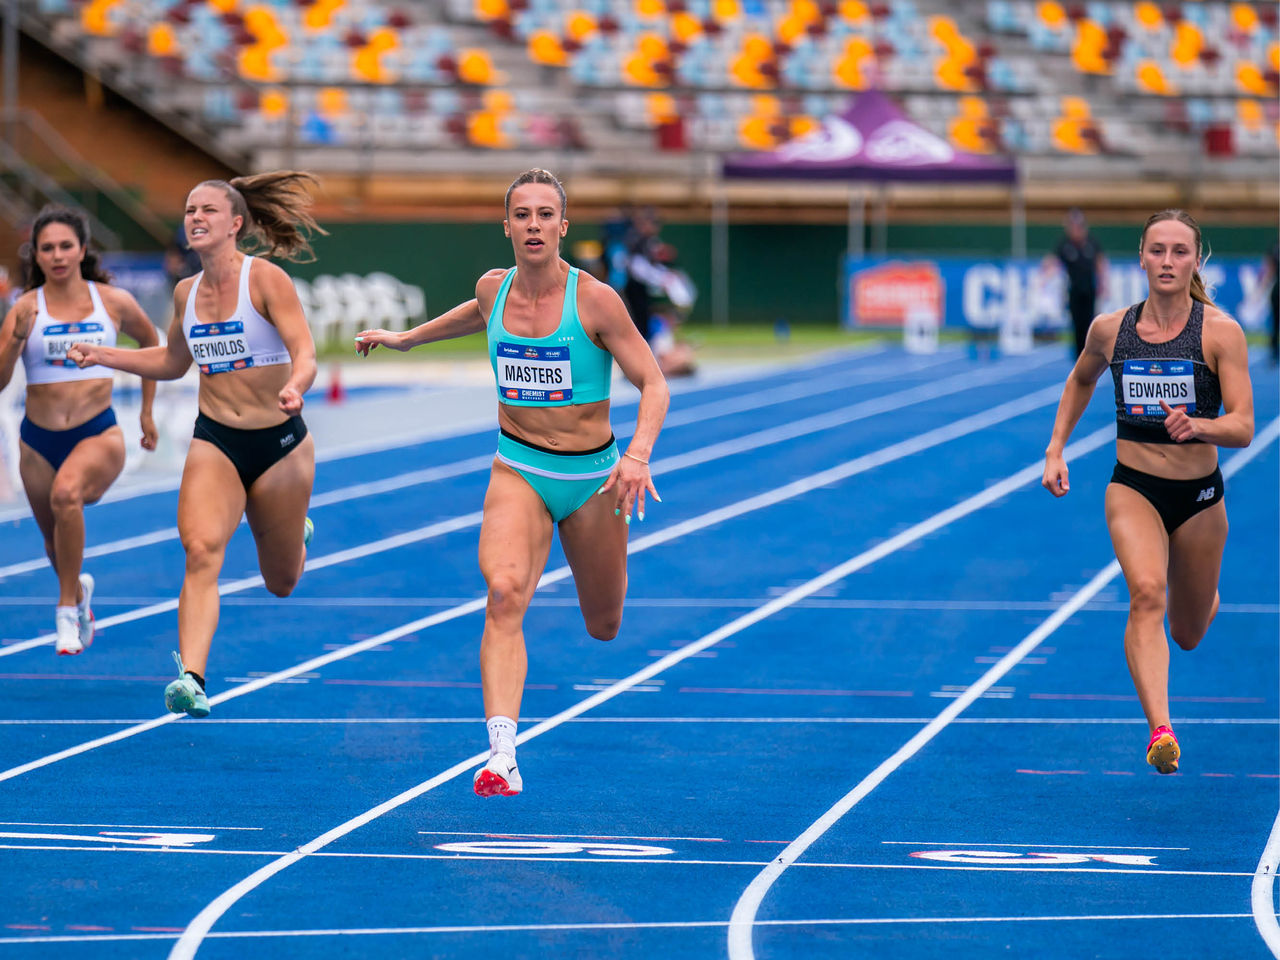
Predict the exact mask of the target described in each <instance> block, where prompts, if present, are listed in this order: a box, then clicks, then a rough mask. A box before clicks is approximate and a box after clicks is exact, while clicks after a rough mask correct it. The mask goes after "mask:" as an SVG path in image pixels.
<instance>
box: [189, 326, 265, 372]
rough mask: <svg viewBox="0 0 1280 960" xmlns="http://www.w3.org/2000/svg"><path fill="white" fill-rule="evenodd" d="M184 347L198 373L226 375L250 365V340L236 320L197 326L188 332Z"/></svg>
mask: <svg viewBox="0 0 1280 960" xmlns="http://www.w3.org/2000/svg"><path fill="white" fill-rule="evenodd" d="M187 346H188V348H189V349H190V350H191V357H192V359H194V360H195V362H196V363H198V364H199V365H200V372H201V373H225V372H227V371H228V370H243V369H245V368H246V367H252V366H253V356H252V354H251V353H250V352H249V339H248V337H246V336H245V335H244V324H243V323H242V322H241V321H239V320H235V321H232V322H230V323H199V324H196V325H195V326H193V327H192V328H191V329H190V331H188V333H187Z"/></svg>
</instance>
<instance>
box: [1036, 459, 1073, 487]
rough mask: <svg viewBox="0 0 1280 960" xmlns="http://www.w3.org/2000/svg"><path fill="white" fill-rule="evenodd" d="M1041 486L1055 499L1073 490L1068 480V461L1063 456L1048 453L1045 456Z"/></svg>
mask: <svg viewBox="0 0 1280 960" xmlns="http://www.w3.org/2000/svg"><path fill="white" fill-rule="evenodd" d="M1040 486H1042V487H1044V488H1045V489H1046V490H1048V491H1049V492H1050V493H1052V494H1053V495H1054V496H1055V497H1065V496H1066V495H1067V491H1068V490H1070V489H1071V482H1070V481H1069V480H1068V479H1067V461H1066V460H1064V459H1063V458H1062V454H1060V453H1046V454H1045V455H1044V478H1043V479H1042V480H1041V481H1040Z"/></svg>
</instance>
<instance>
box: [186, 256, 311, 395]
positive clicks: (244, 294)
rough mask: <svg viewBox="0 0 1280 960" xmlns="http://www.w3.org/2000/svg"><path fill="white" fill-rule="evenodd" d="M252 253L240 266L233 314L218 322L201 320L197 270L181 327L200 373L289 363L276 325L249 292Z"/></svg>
mask: <svg viewBox="0 0 1280 960" xmlns="http://www.w3.org/2000/svg"><path fill="white" fill-rule="evenodd" d="M253 260H254V258H253V257H248V256H247V257H245V258H244V263H243V264H241V266H240V295H239V298H238V299H237V301H236V308H235V310H234V311H233V312H232V314H231V316H229V317H227V319H226V320H222V321H220V322H218V323H201V322H200V321H199V319H197V317H196V291H198V290H199V289H200V280H201V279H202V278H203V277H204V271H203V270H202V271H200V273H198V274H196V280H195V283H193V284H192V285H191V292H190V293H188V294H187V308H186V311H185V312H184V313H183V315H182V328H183V332H184V333H185V334H186V337H187V347H188V349H190V351H191V357H192V359H193V360H195V362H196V363H197V364H198V365H199V367H200V372H201V373H227V372H229V371H231V370H245V369H247V368H249V367H270V366H273V365H275V364H278V363H288V362H289V360H290V358H289V351H288V349H287V348H286V347H285V345H284V341H283V340H281V339H280V334H279V332H278V331H277V330H276V328H275V327H274V326H273V325H272V324H271V323H270V322H269V321H268V320H267V319H266V318H265V317H263V316H262V314H260V313H258V311H257V310H255V309H254V308H253V298H252V297H250V296H249V269H250V265H251V264H252V263H253Z"/></svg>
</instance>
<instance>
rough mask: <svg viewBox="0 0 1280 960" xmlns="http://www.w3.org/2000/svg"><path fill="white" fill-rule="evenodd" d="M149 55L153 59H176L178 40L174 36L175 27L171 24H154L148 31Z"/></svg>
mask: <svg viewBox="0 0 1280 960" xmlns="http://www.w3.org/2000/svg"><path fill="white" fill-rule="evenodd" d="M147 53H149V54H151V56H153V57H174V56H177V55H178V38H177V37H176V36H175V35H174V32H173V26H172V24H169V23H164V22H162V23H153V24H152V25H151V29H149V30H148V31H147Z"/></svg>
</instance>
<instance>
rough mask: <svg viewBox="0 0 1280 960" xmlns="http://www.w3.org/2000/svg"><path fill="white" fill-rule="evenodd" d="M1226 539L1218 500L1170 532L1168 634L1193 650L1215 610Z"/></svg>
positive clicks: (1224, 518)
mask: <svg viewBox="0 0 1280 960" xmlns="http://www.w3.org/2000/svg"><path fill="white" fill-rule="evenodd" d="M1226 543H1227V506H1226V502H1225V501H1223V500H1219V501H1218V502H1217V503H1215V504H1214V505H1213V506H1212V507H1209V508H1208V509H1207V510H1201V511H1200V512H1199V513H1197V514H1196V515H1195V516H1194V517H1192V518H1191V519H1190V520H1188V521H1187V522H1186V523H1184V524H1182V525H1181V526H1179V527H1178V529H1176V530H1174V531H1173V533H1171V534H1170V535H1169V635H1170V636H1172V637H1173V641H1174V643H1176V644H1177V645H1178V646H1180V647H1181V648H1182V649H1183V650H1194V649H1195V647H1196V644H1198V643H1199V642H1200V641H1201V640H1202V639H1203V638H1204V635H1205V632H1206V631H1207V630H1208V629H1209V624H1210V623H1212V622H1213V618H1214V615H1215V614H1216V613H1217V612H1218V574H1219V573H1220V572H1221V570H1222V550H1223V548H1224V547H1225V546H1226Z"/></svg>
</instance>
